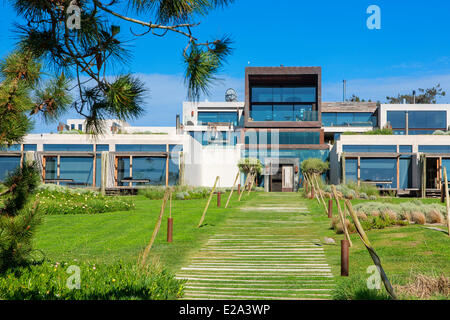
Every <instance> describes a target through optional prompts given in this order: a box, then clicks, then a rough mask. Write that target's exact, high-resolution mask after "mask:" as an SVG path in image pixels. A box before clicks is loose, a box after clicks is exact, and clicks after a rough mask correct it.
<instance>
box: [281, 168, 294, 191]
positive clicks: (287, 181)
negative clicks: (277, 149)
mask: <svg viewBox="0 0 450 320" xmlns="http://www.w3.org/2000/svg"><path fill="white" fill-rule="evenodd" d="M281 168H282V175H281V177H282V187H281V191H283V192H292V191H294V167H293V166H292V165H283V166H282V167H281Z"/></svg>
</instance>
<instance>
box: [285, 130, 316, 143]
mask: <svg viewBox="0 0 450 320" xmlns="http://www.w3.org/2000/svg"><path fill="white" fill-rule="evenodd" d="M319 143H320V132H285V131H281V132H279V144H319Z"/></svg>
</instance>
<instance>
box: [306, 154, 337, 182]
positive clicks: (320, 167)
mask: <svg viewBox="0 0 450 320" xmlns="http://www.w3.org/2000/svg"><path fill="white" fill-rule="evenodd" d="M329 167H330V164H329V163H328V162H324V161H322V160H320V159H318V158H309V159H306V160H303V161H302V163H301V165H300V168H301V170H302V172H303V173H307V174H308V175H313V174H319V175H320V174H322V173H324V172H326V171H327V170H328V169H329ZM319 180H320V179H319Z"/></svg>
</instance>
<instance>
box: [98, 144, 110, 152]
mask: <svg viewBox="0 0 450 320" xmlns="http://www.w3.org/2000/svg"><path fill="white" fill-rule="evenodd" d="M95 147H96V148H97V151H109V144H97V145H96V146H95Z"/></svg>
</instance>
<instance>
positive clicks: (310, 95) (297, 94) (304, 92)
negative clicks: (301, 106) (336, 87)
mask: <svg viewBox="0 0 450 320" xmlns="http://www.w3.org/2000/svg"><path fill="white" fill-rule="evenodd" d="M293 101H295V102H316V88H314V87H303V88H302V87H297V88H294V99H293Z"/></svg>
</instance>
